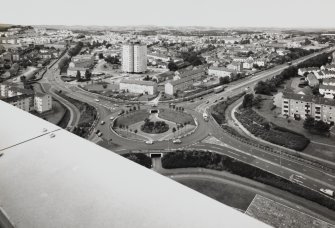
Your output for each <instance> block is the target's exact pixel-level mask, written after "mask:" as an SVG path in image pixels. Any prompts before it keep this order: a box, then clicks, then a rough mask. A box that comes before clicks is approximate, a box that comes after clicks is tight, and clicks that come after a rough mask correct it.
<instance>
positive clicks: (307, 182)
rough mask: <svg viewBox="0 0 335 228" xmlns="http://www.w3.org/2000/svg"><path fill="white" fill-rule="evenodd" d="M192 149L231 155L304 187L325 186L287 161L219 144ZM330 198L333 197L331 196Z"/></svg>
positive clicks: (196, 146)
mask: <svg viewBox="0 0 335 228" xmlns="http://www.w3.org/2000/svg"><path fill="white" fill-rule="evenodd" d="M190 149H195V150H196V149H201V150H210V151H214V152H216V153H218V154H222V155H226V156H229V157H232V158H234V159H236V160H239V161H242V162H244V163H246V164H250V165H252V166H255V167H258V168H260V169H262V170H265V171H268V172H270V173H273V174H275V175H277V176H280V177H282V178H284V179H287V180H290V181H292V182H295V183H297V184H299V185H302V186H304V187H307V188H309V189H311V190H313V191H316V192H320V191H319V190H320V188H325V183H324V182H320V181H319V180H318V179H311V178H309V177H306V176H304V175H303V174H301V173H300V172H299V170H297V171H296V170H291V169H287V168H286V165H287V164H286V162H285V161H283V163H282V166H278V164H276V163H275V162H270V163H269V161H268V160H263V159H259V158H257V157H255V156H252V155H248V154H243V153H239V152H238V151H234V150H233V149H231V148H224V147H218V146H213V145H212V146H211V145H208V144H206V145H204V144H198V145H195V146H192V147H191V148H190ZM292 175H295V177H301V178H300V180H299V181H297V180H294V179H293V180H292V178H291V177H292ZM329 199H331V200H334V201H335V199H332V198H331V197H329Z"/></svg>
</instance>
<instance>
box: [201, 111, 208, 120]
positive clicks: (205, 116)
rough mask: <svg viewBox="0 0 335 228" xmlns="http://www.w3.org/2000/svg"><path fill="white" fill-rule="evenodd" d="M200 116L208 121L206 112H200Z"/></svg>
mask: <svg viewBox="0 0 335 228" xmlns="http://www.w3.org/2000/svg"><path fill="white" fill-rule="evenodd" d="M202 117H203V118H204V120H205V121H208V114H207V113H206V112H204V113H203V114H202Z"/></svg>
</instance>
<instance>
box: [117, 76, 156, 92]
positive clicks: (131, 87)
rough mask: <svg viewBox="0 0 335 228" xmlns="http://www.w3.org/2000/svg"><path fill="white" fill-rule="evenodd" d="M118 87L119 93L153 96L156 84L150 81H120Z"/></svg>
mask: <svg viewBox="0 0 335 228" xmlns="http://www.w3.org/2000/svg"><path fill="white" fill-rule="evenodd" d="M119 85H120V90H121V91H127V92H129V93H140V94H141V93H142V94H148V95H154V94H156V92H157V83H155V82H152V81H140V80H122V81H120V84H119Z"/></svg>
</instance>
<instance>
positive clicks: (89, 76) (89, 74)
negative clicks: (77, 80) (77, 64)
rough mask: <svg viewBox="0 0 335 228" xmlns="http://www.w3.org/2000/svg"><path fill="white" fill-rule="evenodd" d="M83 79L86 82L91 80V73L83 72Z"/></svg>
mask: <svg viewBox="0 0 335 228" xmlns="http://www.w3.org/2000/svg"><path fill="white" fill-rule="evenodd" d="M85 78H86V80H91V72H90V71H89V70H86V71H85Z"/></svg>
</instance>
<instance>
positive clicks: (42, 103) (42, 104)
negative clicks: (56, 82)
mask: <svg viewBox="0 0 335 228" xmlns="http://www.w3.org/2000/svg"><path fill="white" fill-rule="evenodd" d="M34 109H35V110H36V111H37V112H39V113H43V112H47V111H50V110H52V97H51V95H49V94H46V93H35V97H34Z"/></svg>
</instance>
